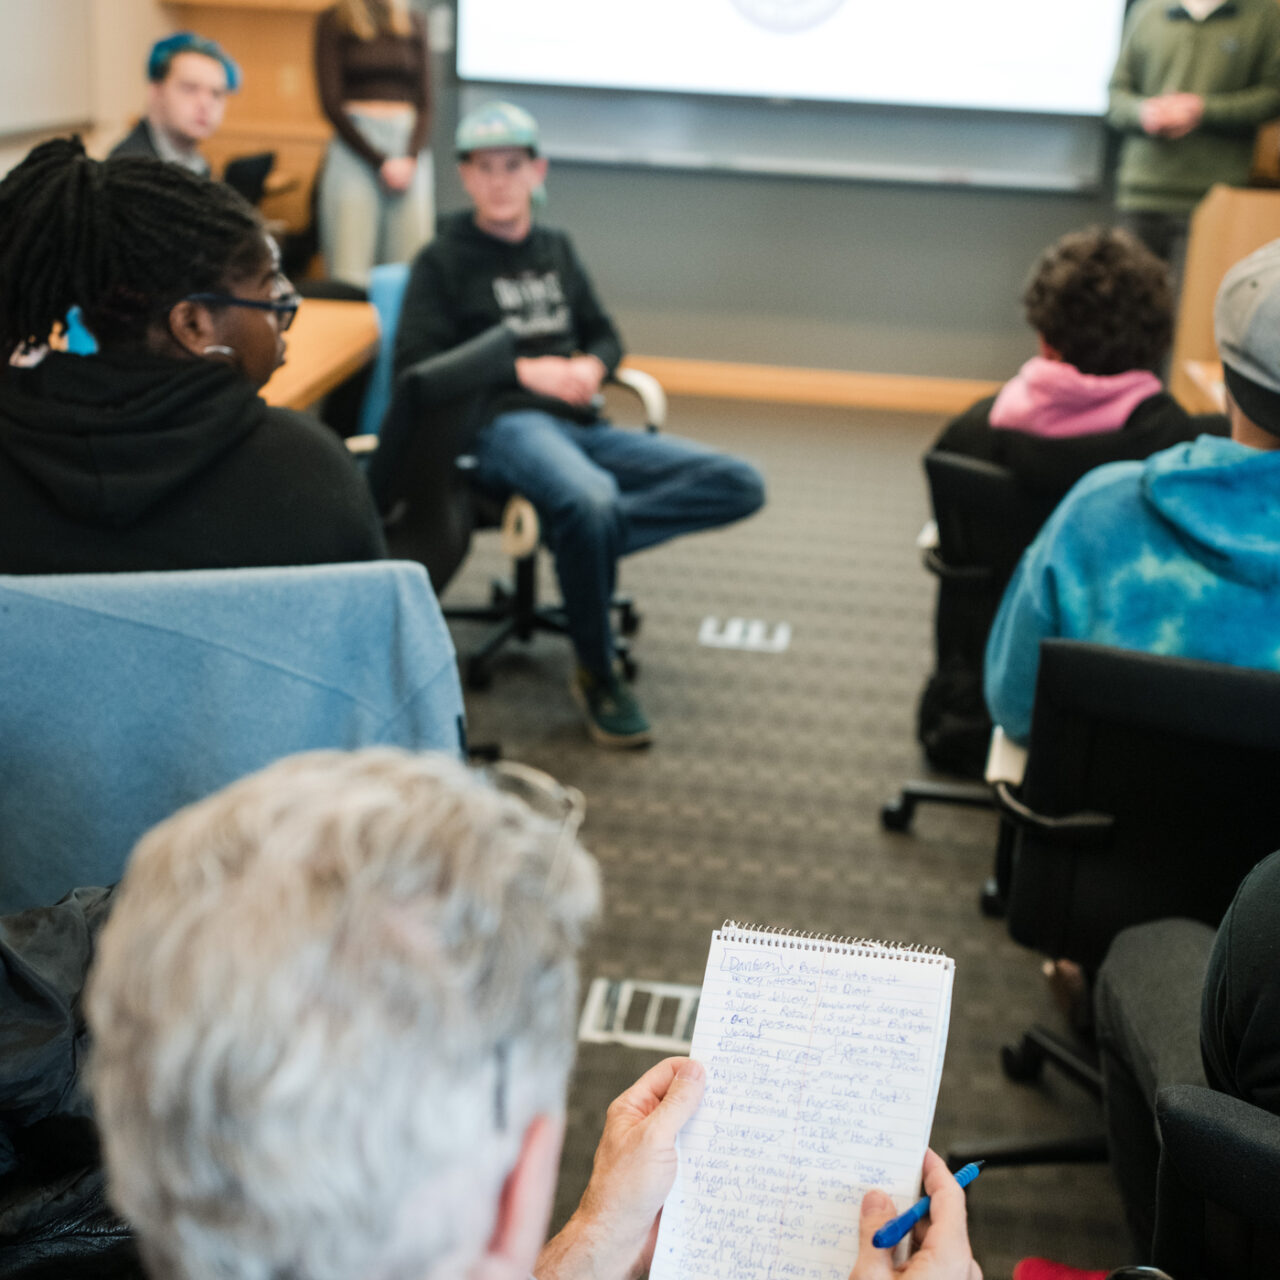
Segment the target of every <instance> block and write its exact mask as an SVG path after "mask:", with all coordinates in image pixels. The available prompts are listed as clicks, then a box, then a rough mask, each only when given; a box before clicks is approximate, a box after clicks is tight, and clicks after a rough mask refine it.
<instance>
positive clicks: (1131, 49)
mask: <svg viewBox="0 0 1280 1280" xmlns="http://www.w3.org/2000/svg"><path fill="white" fill-rule="evenodd" d="M1277 115H1280V4H1277V3H1276V0H1182V3H1176V2H1175V3H1172V4H1171V3H1170V0H1137V3H1136V4H1135V5H1134V6H1133V7H1132V9H1131V10H1130V12H1129V17H1128V19H1127V21H1126V24H1125V32H1124V39H1123V41H1122V43H1121V46H1120V55H1119V57H1118V59H1117V60H1116V67H1115V71H1114V73H1113V74H1112V77H1111V98H1110V106H1109V109H1108V112H1107V120H1108V122H1109V123H1110V124H1111V126H1112V128H1114V129H1117V130H1119V131H1120V132H1121V133H1122V134H1123V141H1122V143H1121V147H1120V167H1119V172H1118V174H1117V179H1116V204H1117V206H1118V207H1119V210H1120V214H1121V220H1122V222H1123V223H1124V225H1125V226H1127V227H1128V229H1129V230H1130V231H1132V232H1133V233H1134V234H1135V235H1137V236H1138V237H1139V238H1140V239H1141V240H1142V241H1143V242H1144V243H1145V244H1146V245H1147V247H1148V248H1150V249H1151V250H1152V251H1153V252H1154V253H1156V254H1158V255H1159V256H1160V257H1162V258H1164V259H1165V260H1166V261H1169V262H1172V263H1175V265H1176V263H1177V261H1178V259H1179V257H1180V256H1181V252H1182V249H1183V248H1184V245H1185V239H1186V233H1187V224H1188V222H1189V220H1190V216H1191V211H1192V209H1193V208H1194V207H1195V205H1196V204H1197V203H1198V201H1199V200H1200V199H1201V197H1202V196H1203V195H1204V194H1205V192H1207V191H1208V190H1209V188H1210V187H1211V186H1212V185H1213V184H1214V183H1217V182H1224V183H1228V184H1230V185H1233V186H1239V185H1243V184H1244V183H1245V182H1247V181H1248V177H1249V168H1250V163H1251V161H1252V157H1253V146H1254V135H1255V132H1256V130H1257V127H1258V125H1260V124H1261V123H1262V122H1263V121H1264V120H1269V119H1270V118H1271V117H1272V116H1277Z"/></svg>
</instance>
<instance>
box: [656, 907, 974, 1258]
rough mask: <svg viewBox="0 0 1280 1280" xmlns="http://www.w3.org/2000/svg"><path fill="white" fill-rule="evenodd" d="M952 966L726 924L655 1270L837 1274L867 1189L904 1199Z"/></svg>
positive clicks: (848, 942)
mask: <svg viewBox="0 0 1280 1280" xmlns="http://www.w3.org/2000/svg"><path fill="white" fill-rule="evenodd" d="M954 972H955V965H954V962H953V961H952V960H951V959H950V958H949V957H947V956H944V955H942V954H941V953H940V952H939V951H937V950H936V949H935V948H921V947H913V946H903V945H900V944H897V943H885V942H873V941H870V940H869V939H865V938H833V937H824V936H820V935H815V934H798V933H792V932H788V931H781V930H777V929H773V928H760V927H757V926H755V925H738V924H735V923H734V922H733V921H726V923H725V925H724V926H723V928H720V929H718V930H716V931H715V933H713V934H712V935H711V950H710V953H709V954H708V956H707V971H706V977H705V978H704V980H703V987H702V1000H701V1003H700V1004H699V1006H698V1019H697V1023H696V1025H695V1027H694V1032H693V1046H692V1049H691V1053H692V1056H693V1057H695V1058H697V1059H698V1060H699V1061H700V1062H702V1063H703V1064H705V1066H706V1068H707V1091H706V1095H705V1097H704V1099H703V1102H702V1106H701V1107H700V1108H699V1109H698V1113H697V1114H696V1115H695V1116H694V1117H693V1119H692V1120H691V1121H690V1122H689V1123H688V1125H686V1126H685V1129H684V1131H683V1132H682V1133H681V1135H680V1138H679V1140H678V1144H677V1145H678V1149H679V1153H680V1168H679V1172H678V1174H677V1176H676V1182H675V1186H674V1187H673V1188H672V1191H671V1194H670V1195H669V1196H668V1197H667V1203H666V1206H665V1207H664V1208H663V1211H662V1226H661V1229H660V1231H659V1235H658V1243H657V1248H656V1250H655V1252H654V1259H653V1266H652V1269H651V1271H650V1277H651V1280H766V1278H767V1280H846V1277H847V1276H848V1274H849V1268H850V1266H851V1264H852V1262H853V1260H854V1258H855V1257H856V1256H857V1252H858V1211H859V1206H860V1204H861V1201H862V1195H863V1192H865V1191H867V1190H869V1189H870V1188H872V1187H879V1188H881V1189H883V1190H885V1191H888V1192H889V1194H890V1195H892V1196H893V1198H894V1201H895V1203H896V1204H897V1206H898V1209H899V1212H901V1211H902V1210H904V1209H906V1208H908V1207H909V1206H910V1205H911V1204H912V1203H914V1201H915V1199H916V1198H917V1195H918V1193H919V1188H920V1165H921V1162H922V1161H923V1160H924V1153H925V1148H926V1147H927V1145H928V1141H929V1130H930V1129H931V1127H932V1125H933V1112H934V1107H935V1105H936V1103H937V1099H938V1084H939V1082H940V1081H941V1078H942V1060H943V1056H944V1054H945V1052H946V1045H947V1027H948V1024H949V1021H950V1016H951V985H952V978H953V975H954Z"/></svg>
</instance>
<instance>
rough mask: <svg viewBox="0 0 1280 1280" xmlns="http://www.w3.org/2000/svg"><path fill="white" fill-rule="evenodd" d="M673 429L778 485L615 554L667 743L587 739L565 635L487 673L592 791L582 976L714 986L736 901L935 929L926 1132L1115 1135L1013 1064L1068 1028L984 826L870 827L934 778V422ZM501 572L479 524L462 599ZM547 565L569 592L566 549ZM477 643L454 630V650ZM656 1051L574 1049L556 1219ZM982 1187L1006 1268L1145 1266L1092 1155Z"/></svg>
mask: <svg viewBox="0 0 1280 1280" xmlns="http://www.w3.org/2000/svg"><path fill="white" fill-rule="evenodd" d="M619 416H620V417H622V416H623V415H622V414H621V413H620V415H619ZM669 421H670V424H671V428H672V429H673V430H677V431H679V432H681V433H682V434H685V435H689V436H692V437H694V438H696V439H699V440H702V441H704V442H706V443H708V444H711V445H713V446H716V447H720V448H724V449H729V450H733V451H735V452H738V453H741V454H743V455H745V456H747V457H749V458H751V459H752V460H753V461H755V462H756V463H758V464H759V465H760V467H761V468H762V470H763V471H764V473H765V475H766V478H767V481H768V485H769V502H768V505H767V507H766V508H765V510H764V511H763V512H761V513H760V514H759V515H758V516H756V517H755V518H753V519H751V520H748V521H746V522H744V523H743V524H741V525H738V526H735V527H733V528H729V529H725V530H718V531H715V532H712V533H706V534H699V535H695V536H692V537H688V538H685V539H682V540H680V541H678V542H675V543H672V544H669V545H668V546H665V547H659V548H656V549H654V550H651V551H647V552H644V553H642V554H640V555H638V556H635V557H633V558H631V559H630V560H628V561H626V562H624V565H623V568H622V582H621V586H622V587H623V588H624V589H626V590H627V591H628V592H630V593H631V594H633V595H634V596H635V599H636V604H637V607H638V609H639V610H640V612H641V614H642V615H643V626H642V628H641V631H640V633H639V635H638V636H637V637H636V639H635V648H634V652H635V655H636V657H637V659H638V661H639V664H640V673H639V677H638V680H637V683H636V686H635V687H636V692H637V695H638V696H639V697H640V699H641V701H642V704H643V706H644V708H645V710H646V712H647V714H648V715H649V718H650V720H651V721H652V723H653V727H654V733H655V739H656V740H655V744H654V746H653V747H652V749H650V750H647V751H642V752H633V753H610V752H605V751H602V750H600V749H599V748H597V747H594V746H593V745H591V744H590V742H589V741H588V739H587V737H586V734H585V732H584V730H583V728H582V726H581V724H580V722H579V719H578V715H577V711H576V709H575V707H574V706H573V704H572V703H571V702H570V699H569V697H568V694H567V691H566V683H567V680H568V675H569V671H570V668H571V660H570V656H569V650H568V646H567V644H566V643H565V642H564V641H563V640H562V639H560V638H558V637H540V638H538V639H537V640H536V641H535V642H534V643H533V644H532V645H530V646H527V647H526V646H520V645H517V646H515V647H514V648H513V649H511V650H510V651H509V652H508V655H507V656H506V657H504V658H503V659H502V660H501V662H500V663H499V665H498V667H497V668H496V672H495V677H494V682H493V686H492V688H491V689H489V690H487V691H485V692H484V693H480V694H468V714H469V717H470V731H471V736H472V740H473V741H475V742H485V741H494V740H496V741H499V742H500V743H501V746H502V749H503V753H504V755H506V756H507V757H508V758H511V759H517V760H523V761H525V762H526V763H528V764H532V765H536V766H538V767H539V768H542V769H545V770H547V771H548V772H549V773H552V774H554V775H555V776H556V777H558V778H560V779H561V780H563V781H565V782H568V783H572V784H573V785H575V786H577V787H579V788H581V789H582V791H583V792H584V793H585V795H586V797H587V805H588V808H587V820H586V823H585V826H584V828H583V840H584V842H585V844H586V845H587V847H588V848H589V849H591V850H592V852H593V853H594V854H595V855H596V857H597V858H598V859H599V861H600V864H601V867H602V870H603V874H604V883H605V905H604V913H603V918H602V920H601V926H600V928H599V929H598V930H597V931H596V933H595V935H594V938H593V939H592V941H591V943H590V945H589V946H588V948H587V951H586V953H585V954H584V957H583V980H584V986H585V984H586V983H587V982H589V981H590V980H591V979H592V978H594V977H598V976H606V977H633V978H644V979H653V980H662V981H670V982H689V983H697V982H699V981H700V980H701V976H702V968H703V965H704V963H705V960H706V952H707V945H708V942H709V939H710V934H711V930H712V929H714V928H716V927H717V926H718V925H719V924H720V923H721V922H722V921H723V920H724V919H726V918H729V917H731V918H734V919H737V920H740V921H756V922H761V923H767V924H776V925H782V926H787V927H792V928H796V929H804V930H814V931H818V932H822V933H836V934H855V935H869V936H872V937H877V938H890V939H900V940H903V941H907V942H921V943H928V944H931V945H936V946H940V947H942V948H943V949H944V950H945V951H946V952H947V953H948V954H950V955H951V956H953V957H954V958H955V961H956V980H955V996H954V1005H953V1011H952V1023H951V1035H950V1041H949V1046H948V1051H947V1061H946V1068H945V1070H944V1074H943V1083H942V1090H941V1095H940V1097H939V1102H938V1111H937V1117H936V1121H935V1126H934V1136H933V1145H934V1146H935V1147H936V1148H937V1149H938V1150H940V1151H945V1150H946V1148H947V1146H948V1145H949V1143H951V1142H952V1141H955V1140H960V1139H963V1138H966V1137H972V1136H974V1135H986V1136H1013V1135H1017V1134H1030V1135H1034V1136H1049V1135H1058V1134H1063V1133H1069V1132H1081V1131H1088V1130H1090V1129H1096V1128H1098V1127H1099V1126H1100V1123H1101V1121H1100V1114H1099V1112H1098V1111H1097V1109H1096V1107H1095V1106H1094V1104H1092V1103H1090V1102H1089V1101H1088V1099H1087V1098H1086V1097H1084V1095H1082V1094H1081V1093H1080V1092H1079V1091H1078V1090H1077V1089H1076V1088H1075V1087H1074V1086H1072V1085H1070V1084H1068V1083H1066V1082H1064V1081H1062V1080H1061V1079H1060V1078H1057V1077H1054V1076H1053V1074H1052V1072H1051V1071H1050V1072H1047V1073H1046V1075H1045V1078H1044V1080H1043V1082H1041V1083H1040V1084H1037V1085H1016V1084H1012V1083H1010V1082H1008V1081H1006V1080H1005V1079H1004V1077H1003V1076H1002V1075H1001V1073H1000V1068H999V1063H998V1056H997V1055H998V1047H999V1046H1000V1045H1001V1044H1002V1043H1004V1042H1006V1041H1011V1040H1015V1039H1016V1038H1017V1036H1018V1034H1019V1033H1020V1031H1021V1030H1022V1028H1023V1027H1025V1026H1027V1025H1029V1024H1030V1023H1031V1022H1032V1021H1034V1020H1043V1021H1047V1022H1050V1023H1054V1024H1059V1023H1061V1018H1060V1017H1059V1016H1058V1015H1057V1013H1056V1011H1055V1010H1054V1008H1053V1006H1052V1003H1051V1001H1050V999H1049V995H1048V991H1047V989H1046V986H1045V982H1044V979H1043V978H1042V976H1041V974H1040V968H1039V966H1040V957H1038V956H1035V955H1033V954H1031V953H1029V952H1027V951H1025V950H1024V949H1023V948H1021V947H1019V946H1017V945H1016V944H1014V943H1013V942H1012V941H1011V940H1010V939H1009V937H1008V935H1007V934H1006V932H1005V930H1004V926H1003V924H1002V923H1001V922H999V921H993V920H987V919H984V918H982V917H981V916H980V915H979V913H978V909H977V900H978V889H979V886H980V884H981V881H982V879H983V878H984V877H985V876H986V874H987V873H988V871H989V869H990V863H991V853H992V848H993V844H994V829H995V820H994V817H993V816H992V815H990V814H986V813H981V812H972V811H964V810H958V809H934V810H932V811H930V810H929V809H927V808H926V809H924V810H922V811H921V812H920V813H919V814H918V816H917V818H916V823H915V830H914V832H913V833H912V834H909V835H892V834H888V833H885V832H883V831H881V830H880V826H879V807H880V804H881V803H882V802H883V801H884V800H885V799H886V798H888V797H889V796H890V795H891V794H892V793H893V791H894V789H895V788H896V786H897V785H898V784H899V783H900V782H901V781H903V780H904V779H906V778H908V777H920V776H928V775H927V774H923V773H922V768H923V765H922V759H921V756H920V753H919V750H918V748H917V746H916V743H915V739H914V710H915V701H916V698H917V696H918V693H919V690H920V686H921V683H922V681H923V679H924V676H925V674H926V672H927V671H928V669H929V665H930V652H931V616H932V606H933V594H934V587H933V580H932V579H931V578H930V577H929V576H928V575H927V574H926V573H925V572H924V570H923V569H922V567H921V565H920V560H919V554H918V552H917V551H916V549H915V546H914V540H915V536H916V534H917V532H918V531H919V529H920V526H921V524H922V523H923V522H924V520H925V518H926V515H927V498H926V494H925V488H924V480H923V474H922V472H921V469H920V465H919V459H920V456H921V455H922V454H923V452H924V450H925V449H926V447H927V445H928V444H929V442H930V441H931V440H932V438H933V436H934V435H935V434H936V433H937V431H938V429H939V428H940V426H941V422H940V420H939V419H936V418H931V417H929V418H925V417H914V416H910V415H903V414H873V413H852V412H845V411H834V410H821V409H797V408H793V407H789V406H772V405H753V404H737V403H731V402H717V401H705V400H702V401H700V400H692V399H678V400H674V401H673V402H672V407H671V415H670V419H669ZM505 570H506V564H505V562H504V561H503V558H502V557H501V555H500V554H499V552H498V549H497V539H496V536H495V535H492V534H487V535H479V536H477V538H476V539H475V542H474V544H473V550H472V554H471V556H470V557H469V559H468V561H467V563H466V565H465V566H464V568H463V570H462V572H461V573H460V574H459V575H458V577H457V579H455V581H454V582H453V583H452V584H451V585H450V587H449V590H448V591H447V592H446V594H445V601H446V603H449V602H457V603H461V602H464V601H473V600H479V599H483V598H484V597H485V595H486V593H487V590H488V580H489V578H490V577H491V576H493V575H500V574H503V573H504V572H505ZM542 582H543V587H544V593H545V594H546V595H547V596H548V598H552V597H554V594H555V584H554V574H553V573H552V572H551V566H550V564H549V562H548V563H546V564H545V565H544V572H543V576H542ZM707 617H715V618H717V619H719V621H720V622H721V623H723V622H724V621H726V620H727V619H729V618H733V617H738V618H745V619H758V620H761V621H763V622H765V623H766V624H768V627H769V629H770V634H772V629H773V627H774V626H775V625H776V624H777V623H781V622H786V623H789V624H790V626H791V628H792V639H791V643H790V647H789V648H788V649H787V650H786V652H784V653H780V654H772V653H758V652H747V651H738V650H728V649H714V648H708V647H705V646H703V645H700V644H699V642H698V635H699V628H700V626H701V624H702V622H703V620H704V619H705V618H707ZM480 634H481V632H480V630H479V629H478V628H476V627H474V626H469V625H458V626H456V627H455V628H454V636H455V639H456V641H457V642H458V645H459V649H460V650H465V649H466V648H467V647H468V646H469V645H473V644H475V643H476V642H477V640H478V637H479V635H480ZM655 1060H656V1055H653V1054H646V1053H643V1052H640V1051H637V1050H634V1049H628V1048H622V1047H617V1046H611V1045H587V1046H583V1048H582V1051H581V1053H580V1055H579V1061H578V1067H577V1070H576V1073H575V1076H574V1080H573V1084H572V1088H571V1092H570V1099H569V1106H570V1114H569V1132H568V1136H567V1140H566V1144H565V1151H564V1158H563V1162H562V1169H561V1182H560V1190H559V1194H558V1198H557V1205H556V1218H555V1221H556V1223H557V1224H558V1223H559V1222H561V1221H563V1219H564V1218H565V1217H567V1215H568V1213H569V1212H570V1211H571V1210H572V1208H573V1206H574V1205H575V1204H576V1202H577V1199H578V1196H579V1195H580V1194H581V1191H582V1188H583V1186H584V1185H585V1183H586V1179H587V1176H588V1174H589V1172H590V1165H591V1155H592V1152H593V1151H594V1148H595V1143H596V1140H597V1138H598V1137H599V1133H600V1128H601V1125H602V1123H603V1117H604V1110H605V1107H606V1106H607V1105H608V1103H609V1101H610V1099H611V1098H612V1097H613V1096H614V1095H615V1094H616V1093H618V1092H620V1091H621V1090H622V1089H623V1088H624V1087H625V1086H626V1085H628V1084H630V1083H631V1081H632V1080H634V1079H635V1078H636V1076H638V1075H639V1074H640V1073H641V1072H642V1071H643V1070H644V1069H645V1068H647V1067H648V1066H649V1065H651V1063H652V1062H653V1061H655ZM969 1198H970V1213H971V1219H970V1220H971V1230H972V1236H973V1241H974V1247H975V1252H976V1254H977V1257H978V1259H979V1261H980V1262H981V1263H982V1265H983V1267H984V1270H985V1274H986V1275H987V1276H988V1277H989V1278H991V1277H1005V1276H1008V1275H1009V1274H1010V1272H1011V1270H1012V1267H1013V1264H1014V1263H1015V1262H1016V1261H1017V1260H1018V1259H1019V1258H1020V1257H1023V1256H1025V1255H1027V1254H1041V1255H1044V1256H1048V1257H1056V1258H1060V1259H1061V1260H1063V1261H1069V1262H1072V1263H1074V1264H1076V1265H1078V1266H1094V1267H1110V1266H1118V1265H1120V1264H1121V1263H1123V1262H1127V1261H1131V1260H1132V1259H1131V1258H1130V1256H1129V1248H1128V1245H1127V1243H1126V1235H1125V1232H1124V1229H1123V1226H1122V1221H1121V1212H1120V1207H1119V1202H1118V1198H1117V1195H1116V1192H1115V1188H1114V1185H1113V1183H1112V1180H1111V1177H1110V1174H1109V1172H1108V1171H1107V1170H1106V1168H1105V1167H1103V1166H1101V1165H1095V1166H1077V1167H1068V1166H1057V1167H1045V1168H1039V1169H1029V1170H1001V1169H993V1170H989V1171H987V1172H986V1173H984V1175H983V1177H982V1178H981V1180H980V1181H979V1182H978V1183H977V1184H976V1185H975V1186H974V1187H973V1188H972V1189H971V1190H970V1192H969ZM850 1212H851V1213H852V1212H856V1208H854V1207H852V1206H851V1209H850Z"/></svg>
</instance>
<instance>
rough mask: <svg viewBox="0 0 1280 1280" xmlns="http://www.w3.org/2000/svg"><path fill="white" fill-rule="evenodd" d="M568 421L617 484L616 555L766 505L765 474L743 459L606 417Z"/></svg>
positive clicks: (582, 444)
mask: <svg viewBox="0 0 1280 1280" xmlns="http://www.w3.org/2000/svg"><path fill="white" fill-rule="evenodd" d="M570 425H571V427H572V430H573V432H574V438H575V439H576V440H577V442H578V444H579V445H580V447H581V448H582V451H583V452H584V453H585V454H586V455H587V456H588V457H589V458H590V459H591V461H592V462H594V463H595V464H596V465H597V466H599V467H601V468H603V469H604V470H605V471H607V472H609V474H610V475H612V476H613V477H614V479H615V480H616V481H617V482H618V488H619V490H620V491H621V496H620V498H619V499H618V505H619V508H620V510H621V512H622V517H623V544H622V551H621V554H622V555H629V554H630V553H631V552H633V551H642V550H644V548H646V547H652V546H656V545H657V544H658V543H660V542H666V541H667V539H669V538H676V537H679V536H680V535H681V534H684V533H695V532H697V531H698V530H699V529H715V528H717V527H719V526H720V525H725V524H730V523H732V522H733V521H734V520H741V519H743V517H745V516H749V515H750V514H751V513H752V512H753V511H757V510H759V508H760V507H761V506H762V505H763V504H764V479H763V477H762V476H761V475H760V472H759V471H757V470H756V468H755V467H753V466H752V465H751V464H750V463H749V462H744V461H743V460H742V459H741V458H734V457H732V456H730V455H729V454H725V453H717V452H716V451H715V450H714V449H708V448H706V447H705V446H704V445H700V444H695V443H694V442H693V441H692V440H682V439H681V438H680V437H679V436H669V435H659V434H654V433H652V432H647V431H633V430H625V429H623V428H621V427H615V426H612V425H611V424H610V423H607V422H601V423H597V424H596V425H594V426H590V427H580V426H578V425H577V424H570Z"/></svg>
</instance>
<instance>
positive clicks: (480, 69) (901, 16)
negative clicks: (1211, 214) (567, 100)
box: [458, 0, 1124, 116]
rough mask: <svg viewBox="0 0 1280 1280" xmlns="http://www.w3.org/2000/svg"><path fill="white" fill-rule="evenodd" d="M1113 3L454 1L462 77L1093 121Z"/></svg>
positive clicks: (1114, 42) (1102, 97)
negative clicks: (1047, 115) (1036, 114)
mask: <svg viewBox="0 0 1280 1280" xmlns="http://www.w3.org/2000/svg"><path fill="white" fill-rule="evenodd" d="M1123 20H1124V0H1071V2H1070V4H1069V5H1068V6H1066V7H1064V6H1063V5H1061V4H1049V3H1046V2H1045V0H536V3H534V2H531V0H459V3H458V74H459V76H460V77H461V78H462V79H464V80H487V81H494V82H502V83H507V84H541V85H560V86H575V87H579V88H602V89H632V90H636V89H639V90H650V91H657V92H667V93H706V94H726V95H729V96H736V97H761V98H786V99H797V100H817V101H825V102H862V103H885V104H896V105H899V106H922V107H949V108H964V109H969V110H981V111H1012V112H1045V113H1051V114H1058V115H1082V116H1099V115H1101V114H1102V112H1103V111H1104V110H1105V108H1106V91H1107V81H1108V79H1109V77H1110V74H1111V68H1112V66H1113V64H1114V62H1115V58H1116V53H1117V52H1118V50H1119V44H1120V32H1121V27H1122V25H1123Z"/></svg>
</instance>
